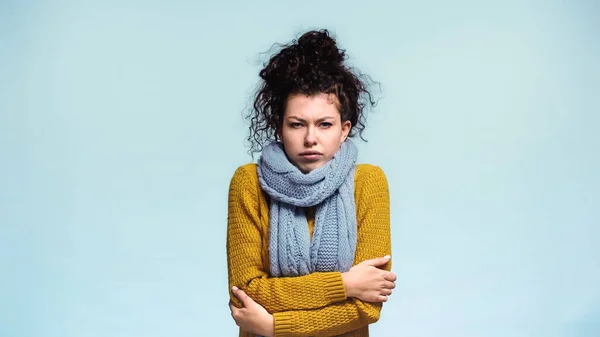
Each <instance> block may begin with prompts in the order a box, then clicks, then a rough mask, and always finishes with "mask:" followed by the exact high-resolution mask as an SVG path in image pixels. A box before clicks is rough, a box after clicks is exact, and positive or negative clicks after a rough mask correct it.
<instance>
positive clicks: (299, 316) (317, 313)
mask: <svg viewBox="0 0 600 337" xmlns="http://www.w3.org/2000/svg"><path fill="white" fill-rule="evenodd" d="M369 171H370V172H369V174H368V177H367V179H365V180H364V181H363V182H362V184H361V188H360V190H358V193H357V201H358V202H357V222H358V226H359V227H358V242H357V247H356V258H355V261H354V264H357V263H360V262H362V261H364V260H367V259H372V258H376V257H382V256H385V255H388V254H389V255H391V239H390V202H389V189H388V184H387V180H386V178H385V175H384V174H383V171H382V170H381V169H380V168H379V167H376V166H369ZM357 187H358V186H357ZM383 269H385V270H388V271H389V270H390V269H391V261H390V262H388V263H387V264H386V265H385V266H384V267H383ZM381 308H382V303H370V302H364V301H361V300H359V299H355V298H350V299H347V300H345V301H342V302H339V303H335V304H330V305H328V306H326V307H323V308H319V309H313V310H292V311H286V312H278V313H275V314H274V315H273V317H274V321H275V336H276V337H283V336H285V337H291V336H295V337H299V336H317V337H318V336H336V335H340V334H344V333H346V332H349V331H353V330H356V329H359V328H361V327H363V326H365V325H368V324H371V323H374V322H376V321H378V320H379V314H380V311H381Z"/></svg>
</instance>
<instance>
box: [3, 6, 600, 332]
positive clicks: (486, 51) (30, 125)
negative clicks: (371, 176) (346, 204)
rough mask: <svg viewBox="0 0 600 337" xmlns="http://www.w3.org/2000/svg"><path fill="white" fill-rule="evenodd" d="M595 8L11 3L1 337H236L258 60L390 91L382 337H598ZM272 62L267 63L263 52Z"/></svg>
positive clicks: (386, 96) (373, 136)
mask: <svg viewBox="0 0 600 337" xmlns="http://www.w3.org/2000/svg"><path fill="white" fill-rule="evenodd" d="M599 17H600V3H599V2H598V1H556V0H549V1H541V0H540V1H516V0H504V1H466V0H457V1H453V2H450V1H439V0H438V1H434V0H430V1H385V2H384V1H372V2H369V3H367V2H366V1H342V0H336V1H328V2H323V3H320V2H317V1H295V2H290V1H265V0H260V1H223V2H218V1H211V2H202V1H171V2H166V1H162V2H160V1H131V0H127V1H116V0H108V1H93V0H90V1H68V0H65V1H22V2H17V1H2V2H0V79H1V81H0V154H1V158H2V165H0V273H1V274H0V276H1V277H0V336H2V337H21V336H44V337H46V336H47V337H54V336H56V337H71V336H73V337H75V336H77V337H79V336H86V337H96V336H98V337H99V336H111V337H121V336H122V337H125V336H132V337H133V336H136V337H137V336H147V337H151V336H157V337H158V336H180V337H185V336H190V337H191V336H207V335H213V336H234V335H236V333H237V327H236V326H235V324H234V323H233V321H232V319H231V317H230V315H229V309H228V306H227V300H228V298H227V272H226V265H225V231H226V211H227V210H226V206H227V189H228V184H229V179H230V178H231V176H232V174H233V172H234V170H235V168H236V167H237V166H239V165H241V164H244V163H246V162H248V161H251V158H250V157H249V156H248V155H247V153H246V150H247V148H245V147H244V144H245V143H244V137H245V135H246V130H247V129H246V126H245V124H244V120H243V118H242V110H243V109H244V107H245V106H246V104H247V103H248V102H249V99H250V96H251V94H252V92H253V90H254V88H255V84H256V83H257V80H258V76H257V73H258V71H259V70H260V61H261V54H260V53H261V52H264V51H267V50H268V49H269V48H270V46H271V45H272V44H273V43H274V42H287V41H289V40H291V39H292V38H294V37H297V36H298V34H299V33H301V32H302V31H305V30H307V29H312V28H321V27H325V28H329V29H330V30H331V31H332V32H333V33H334V34H335V35H336V36H337V37H338V39H339V44H340V45H341V46H342V47H344V48H346V49H347V50H348V52H349V54H350V60H349V62H350V63H351V64H352V65H354V66H357V67H359V68H360V69H361V70H362V71H364V72H366V73H368V74H370V75H371V76H372V77H373V78H374V79H375V80H377V81H379V82H381V84H382V91H381V95H380V96H381V100H380V103H379V105H378V106H377V108H376V109H375V110H374V112H373V113H372V114H370V119H369V128H368V130H367V132H366V133H365V136H366V138H367V139H368V140H369V142H368V143H360V145H359V146H360V151H361V152H360V158H359V159H360V161H361V162H369V163H373V164H377V165H379V166H381V167H382V168H383V169H384V170H385V172H386V174H387V176H388V179H389V183H390V189H391V204H392V231H393V233H392V235H393V259H394V271H395V272H396V273H397V274H398V277H399V280H398V286H397V290H396V291H395V293H394V295H393V296H392V298H391V300H390V302H389V303H388V304H386V305H385V308H384V310H383V312H382V317H381V321H380V322H378V323H377V324H375V325H374V326H373V327H372V332H373V335H374V336H411V337H419V336H423V337H429V336H432V337H433V336H448V337H452V336H456V337H468V336H499V337H500V336H502V337H504V336H514V337H519V336H544V337H552V336H568V337H580V336H581V337H584V336H585V337H592V336H600V286H599V285H600V248H598V246H599V243H600V226H599V225H600V202H599V198H600V178H599V172H600V155H599V152H600V151H599V148H600V136H599V135H598V130H599V127H600V117H599V112H600V98H599V96H600V95H599V94H600V80H599V79H600V46H599V41H600V38H598V35H599V34H600V19H599ZM263 58H264V55H263Z"/></svg>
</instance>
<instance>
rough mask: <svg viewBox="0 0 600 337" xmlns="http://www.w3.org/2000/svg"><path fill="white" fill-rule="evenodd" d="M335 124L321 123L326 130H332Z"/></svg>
mask: <svg viewBox="0 0 600 337" xmlns="http://www.w3.org/2000/svg"><path fill="white" fill-rule="evenodd" d="M332 125H333V124H331V123H329V122H323V123H321V127H322V128H324V129H327V128H330V127H331V126H332Z"/></svg>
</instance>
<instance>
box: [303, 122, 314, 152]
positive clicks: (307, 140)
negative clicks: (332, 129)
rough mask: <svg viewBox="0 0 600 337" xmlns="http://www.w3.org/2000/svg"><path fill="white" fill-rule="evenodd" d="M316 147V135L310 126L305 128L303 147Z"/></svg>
mask: <svg viewBox="0 0 600 337" xmlns="http://www.w3.org/2000/svg"><path fill="white" fill-rule="evenodd" d="M314 145H317V135H316V131H315V128H314V127H312V126H310V127H308V128H306V135H305V136H304V146H306V147H311V146H314Z"/></svg>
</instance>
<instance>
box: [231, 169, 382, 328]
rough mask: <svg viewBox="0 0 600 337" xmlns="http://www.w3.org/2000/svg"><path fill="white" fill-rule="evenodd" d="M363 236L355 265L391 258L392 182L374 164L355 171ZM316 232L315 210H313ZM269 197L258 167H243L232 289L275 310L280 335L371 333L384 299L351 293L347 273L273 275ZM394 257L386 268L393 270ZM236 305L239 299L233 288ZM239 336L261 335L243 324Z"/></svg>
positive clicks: (235, 207)
mask: <svg viewBox="0 0 600 337" xmlns="http://www.w3.org/2000/svg"><path fill="white" fill-rule="evenodd" d="M354 181H355V185H354V186H355V191H354V197H355V203H356V220H357V224H358V241H357V245H356V256H355V259H354V263H355V264H357V263H360V262H362V261H364V260H367V259H372V258H376V257H382V256H385V255H391V242H390V203H389V190H388V184H387V179H386V177H385V175H384V173H383V171H382V170H381V169H380V168H379V167H377V166H373V165H368V164H360V165H357V168H356V174H355V179H354ZM306 216H307V220H308V226H309V232H310V233H311V236H312V231H313V228H314V208H311V209H307V210H306ZM268 241H269V202H268V196H267V195H266V194H265V193H264V192H263V191H262V190H261V187H260V184H259V182H258V173H257V170H256V164H247V165H244V166H240V167H239V168H238V169H237V170H236V172H235V174H234V175H233V178H232V179H231V184H230V186H229V210H228V226H227V264H228V274H229V289H231V287H233V286H237V287H238V288H240V289H242V290H244V291H245V292H246V293H247V294H248V296H250V297H251V298H252V299H254V300H255V301H256V302H257V303H259V304H260V305H262V306H263V307H265V309H266V310H267V311H268V312H269V313H271V314H273V317H274V321H275V336H276V337H280V336H281V337H283V336H298V337H299V336H344V337H349V336H355V337H364V336H368V335H369V328H368V325H369V324H370V323H374V322H376V321H377V320H378V319H379V312H380V310H381V307H382V304H381V303H370V302H364V301H361V300H359V299H356V298H346V290H345V288H344V284H343V282H342V276H341V275H342V274H341V273H340V272H315V273H312V274H309V275H305V276H298V277H279V278H272V277H269V270H270V262H269V249H268V247H269V242H268ZM390 268H391V262H389V263H388V264H387V265H385V266H384V269H386V270H390ZM229 294H230V298H231V300H232V302H233V303H234V305H236V306H237V307H242V305H241V303H240V301H239V300H238V299H237V298H236V297H235V296H234V295H233V294H232V293H231V291H230V292H229ZM239 336H240V337H254V336H253V335H252V334H250V333H248V332H246V331H242V330H241V329H240V334H239Z"/></svg>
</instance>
